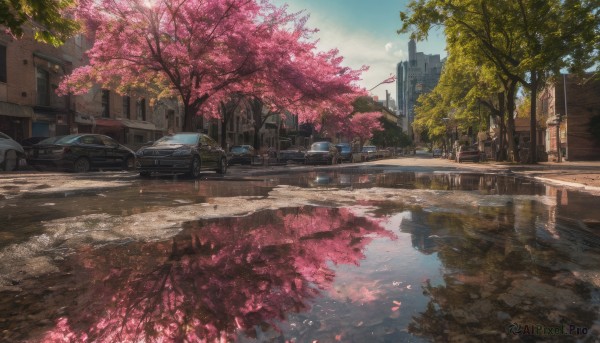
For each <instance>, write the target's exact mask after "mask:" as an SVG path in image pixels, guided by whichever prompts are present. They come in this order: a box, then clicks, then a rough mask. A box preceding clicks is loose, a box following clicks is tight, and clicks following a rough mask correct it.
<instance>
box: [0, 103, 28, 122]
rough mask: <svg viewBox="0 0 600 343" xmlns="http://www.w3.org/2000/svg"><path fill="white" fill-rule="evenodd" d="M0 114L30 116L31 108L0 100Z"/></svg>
mask: <svg viewBox="0 0 600 343" xmlns="http://www.w3.org/2000/svg"><path fill="white" fill-rule="evenodd" d="M0 116H8V117H19V118H31V117H33V108H31V107H27V106H21V105H17V104H11V103H9V102H3V101H0Z"/></svg>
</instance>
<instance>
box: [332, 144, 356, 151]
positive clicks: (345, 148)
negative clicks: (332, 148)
mask: <svg viewBox="0 0 600 343" xmlns="http://www.w3.org/2000/svg"><path fill="white" fill-rule="evenodd" d="M336 146H337V147H338V148H340V149H341V150H342V152H349V151H351V150H352V148H351V147H350V144H338V145H336Z"/></svg>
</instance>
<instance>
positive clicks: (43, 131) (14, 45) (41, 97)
mask: <svg viewBox="0 0 600 343" xmlns="http://www.w3.org/2000/svg"><path fill="white" fill-rule="evenodd" d="M90 47H91V44H90V43H89V42H88V41H87V40H86V39H85V37H84V36H83V35H77V36H75V37H73V38H71V39H69V40H68V41H67V42H66V43H65V44H64V45H62V46H60V47H53V46H51V45H48V44H43V43H39V42H36V41H35V40H34V39H33V38H32V34H31V32H25V35H24V36H23V38H21V39H15V38H13V37H12V36H10V35H6V34H4V33H0V131H1V132H4V133H6V134H8V135H9V136H11V137H12V138H13V139H15V140H17V141H20V140H22V139H25V138H28V137H50V136H58V135H66V134H72V133H101V134H106V135H108V136H111V137H113V138H115V139H117V140H118V141H119V142H120V143H122V144H125V145H128V146H131V147H132V148H137V147H138V146H140V145H142V144H143V143H145V142H147V141H150V140H154V139H156V138H157V137H160V136H162V135H163V134H164V133H166V132H169V131H173V132H176V131H180V130H181V127H182V120H181V113H182V111H181V109H180V105H179V102H178V101H177V100H175V99H166V100H164V99H163V100H159V101H151V99H150V98H149V97H148V96H147V95H146V94H144V92H143V91H141V92H140V91H138V92H132V94H130V95H125V96H122V95H119V94H117V93H115V92H112V91H110V90H107V89H101V88H100V87H97V86H95V87H92V89H91V90H90V91H88V92H87V93H86V94H82V95H67V96H59V95H57V94H56V90H57V88H58V85H59V84H60V82H61V80H62V78H63V77H64V76H65V75H68V74H69V73H71V72H72V71H73V70H74V69H75V68H77V67H80V66H83V65H85V64H86V63H87V62H88V61H87V58H86V56H85V51H87V50H88V49H89V48H90ZM151 102H152V103H151Z"/></svg>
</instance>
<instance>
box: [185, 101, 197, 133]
mask: <svg viewBox="0 0 600 343" xmlns="http://www.w3.org/2000/svg"><path fill="white" fill-rule="evenodd" d="M191 107H192V106H190V105H187V104H185V103H184V104H183V131H184V132H196V128H195V127H194V114H195V111H193V110H192V108H191Z"/></svg>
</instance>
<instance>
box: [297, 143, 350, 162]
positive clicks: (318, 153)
mask: <svg viewBox="0 0 600 343" xmlns="http://www.w3.org/2000/svg"><path fill="white" fill-rule="evenodd" d="M340 161H341V160H340V152H339V150H338V148H336V146H335V145H333V143H331V142H316V143H313V144H312V145H311V146H310V150H308V151H307V152H306V154H305V156H304V163H305V164H316V163H325V164H337V163H339V162H340Z"/></svg>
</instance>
